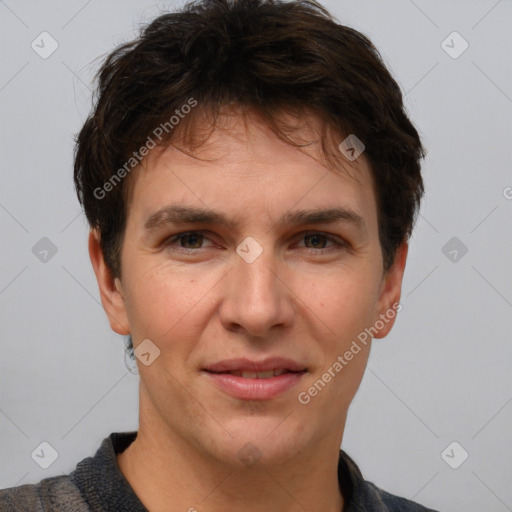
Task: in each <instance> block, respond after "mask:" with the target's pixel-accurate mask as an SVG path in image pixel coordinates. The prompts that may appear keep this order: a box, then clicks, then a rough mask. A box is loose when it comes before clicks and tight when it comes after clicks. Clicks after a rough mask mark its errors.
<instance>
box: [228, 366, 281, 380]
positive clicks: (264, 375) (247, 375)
mask: <svg viewBox="0 0 512 512" xmlns="http://www.w3.org/2000/svg"><path fill="white" fill-rule="evenodd" d="M286 371H287V370H284V369H282V368H280V369H278V370H268V371H266V372H250V371H238V370H235V371H232V372H229V373H231V375H236V376H238V377H242V378H244V379H270V378H271V377H277V376H278V375H282V374H283V373H286Z"/></svg>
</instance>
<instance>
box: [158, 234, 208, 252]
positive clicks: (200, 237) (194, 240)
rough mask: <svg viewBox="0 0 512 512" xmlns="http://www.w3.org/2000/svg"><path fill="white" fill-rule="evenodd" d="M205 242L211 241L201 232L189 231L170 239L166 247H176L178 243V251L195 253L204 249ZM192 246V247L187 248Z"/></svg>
mask: <svg viewBox="0 0 512 512" xmlns="http://www.w3.org/2000/svg"><path fill="white" fill-rule="evenodd" d="M204 240H209V239H208V238H207V237H206V236H205V235H204V233H201V232H199V231H189V232H187V233H180V234H178V235H175V236H172V237H170V238H168V239H167V240H166V241H165V242H164V245H165V246H174V245H175V244H176V243H177V242H179V245H176V249H178V250H181V251H185V252H194V251H197V249H202V248H203V247H202V243H203V241H204ZM185 246H191V247H185Z"/></svg>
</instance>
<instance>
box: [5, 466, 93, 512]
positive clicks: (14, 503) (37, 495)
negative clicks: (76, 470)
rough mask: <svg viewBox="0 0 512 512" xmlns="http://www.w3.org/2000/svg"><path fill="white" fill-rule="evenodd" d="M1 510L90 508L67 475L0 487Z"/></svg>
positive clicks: (83, 510) (60, 511)
mask: <svg viewBox="0 0 512 512" xmlns="http://www.w3.org/2000/svg"><path fill="white" fill-rule="evenodd" d="M0 510H1V511H2V512H50V511H51V512H69V511H70V510H73V512H88V511H89V510H90V509H89V507H88V506H87V504H86V502H85V501H84V500H83V498H82V495H81V493H80V491H79V489H78V488H77V487H76V485H75V484H74V483H73V482H72V480H71V478H70V476H69V475H62V476H55V477H51V478H45V479H44V480H41V481H40V482H39V483H37V484H26V485H20V486H18V487H10V488H8V489H0Z"/></svg>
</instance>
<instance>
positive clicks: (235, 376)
mask: <svg viewBox="0 0 512 512" xmlns="http://www.w3.org/2000/svg"><path fill="white" fill-rule="evenodd" d="M203 373H204V374H205V375H206V376H207V377H208V378H209V381H210V382H211V383H213V385H214V386H216V387H217V389H219V390H221V391H222V392H224V393H226V394H228V395H230V396H231V397H233V398H237V399H239V400H270V399H272V398H276V397H277V396H279V395H282V394H284V393H286V392H287V391H289V390H290V389H291V388H293V387H295V386H296V385H298V383H299V381H300V380H301V379H302V376H303V375H304V374H305V373H307V368H306V367H305V366H303V365H301V364H300V363H297V362H296V361H292V360H289V359H283V358H269V359H266V360H264V361H261V362H256V361H250V360H248V359H231V360H226V361H220V362H218V363H215V364H213V365H209V366H208V367H206V368H204V369H203Z"/></svg>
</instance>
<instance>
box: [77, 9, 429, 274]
mask: <svg viewBox="0 0 512 512" xmlns="http://www.w3.org/2000/svg"><path fill="white" fill-rule="evenodd" d="M96 79H97V88H96V90H95V96H96V99H95V102H94V107H93V110H92V112H91V114H90V116H89V117H88V119H87V120H86V122H85V124H84V126H83V128H82V129H81V131H80V133H79V134H78V135H77V137H76V148H75V163H74V180H75V186H76V190H77V195H78V198H79V201H80V203H81V205H82V206H83V208H84V210H85V214H86V216H87V220H88V222H89V224H90V226H91V228H96V229H98V231H99V233H100V237H101V248H102V251H103V255H104V258H105V261H106V264H107V266H108V267H109V269H110V270H111V271H112V273H113V275H114V276H116V277H118V276H120V275H121V261H120V252H121V247H122V243H123V236H124V231H125V226H126V217H127V211H128V210H127V208H128V202H129V190H128V185H127V183H128V182H129V181H130V180H125V179H123V178H124V177H125V176H126V175H127V174H128V173H129V172H130V169H131V168H132V167H134V166H136V164H137V163H138V161H137V159H136V158H135V157H134V155H135V154H136V153H137V155H139V152H140V150H141V149H142V148H143V147H144V146H145V144H147V142H148V140H149V137H148V136H149V135H150V134H152V133H155V129H157V127H159V126H164V127H167V128H168V129H166V130H163V131H165V134H164V133H163V131H162V130H161V131H162V134H161V137H160V138H159V140H158V144H159V145H160V144H162V145H166V144H169V142H170V141H171V139H173V138H175V137H177V135H178V134H181V135H182V136H184V135H185V134H186V133H188V134H191V133H193V130H192V129H191V128H192V126H193V120H194V119H196V114H197V112H198V111H200V110H201V111H203V112H205V111H210V112H212V113H213V114H214V118H216V115H217V114H218V113H219V112H220V111H221V109H222V108H223V107H225V106H226V105H233V104H235V105H238V106H241V107H242V108H244V109H245V108H248V109H251V111H254V112H256V113H258V115H260V116H261V118H262V119H263V120H264V121H265V122H266V123H267V124H268V125H269V126H270V127H271V128H272V130H273V131H274V132H275V133H276V134H277V135H278V136H279V137H281V138H282V139H283V140H286V141H287V142H289V143H293V142H292V141H291V140H290V139H289V138H288V137H287V136H286V135H285V132H286V131H287V130H286V127H283V126H282V125H279V124H278V122H277V120H276V119H277V117H278V116H279V113H282V112H285V111H289V112H295V113H304V112H310V113H311V112H312V113H314V114H315V115H316V116H318V117H319V118H320V119H321V120H322V121H323V122H324V125H325V126H329V127H332V128H333V129H334V131H336V132H337V133H338V134H339V135H340V137H341V135H342V134H345V135H348V134H355V135H356V136H357V138H358V139H359V140H360V141H362V142H363V144H364V145H365V152H364V155H365V157H366V158H367V159H368V161H369V162H370V167H371V172H372V177H373V182H374V186H375V192H376V197H377V208H378V221H379V239H380V244H381V247H382V254H383V262H384V270H388V269H389V268H390V267H391V265H392V263H393V261H394V257H395V254H396V250H397V248H398V247H399V246H400V245H401V244H402V243H403V242H404V241H406V240H407V239H408V238H409V237H410V235H411V232H412V228H413V226H414V223H415V220H416V215H417V213H418V210H419V206H420V200H421V197H422V195H423V181H422V177H421V173H420V160H421V158H424V156H425V152H424V149H423V147H422V144H421V141H420V138H419V135H418V132H417V131H416V129H415V128H414V126H413V125H412V123H411V121H410V120H409V118H408V117H407V115H406V113H405V109H404V106H403V100H402V94H401V91H400V88H399V86H398V84H397V83H396V81H395V80H394V79H393V77H392V76H391V75H390V73H389V71H388V70H387V69H386V66H385V65H384V63H383V61H382V58H381V56H380V54H379V52H378V51H377V49H376V48H375V47H374V45H373V44H372V43H371V41H370V40H369V39H368V38H367V37H366V36H364V35H363V34H361V33H360V32H358V31H356V30H354V29H352V28H350V27H347V26H344V25H341V24H339V23H338V22H336V21H335V20H334V18H333V17H332V16H331V15H330V14H329V13H328V12H327V11H326V10H325V8H323V7H322V6H321V5H320V4H318V3H317V2H316V1H314V0H295V1H290V2H285V1H281V0H199V1H193V2H189V3H188V4H186V5H185V6H184V7H183V8H182V9H181V10H180V11H179V12H171V13H165V14H163V15H161V16H159V17H157V18H156V19H154V20H153V21H152V22H151V23H150V24H149V25H147V26H146V27H145V28H143V29H142V30H141V33H140V36H139V37H138V38H136V39H135V40H133V41H131V42H128V43H125V44H123V45H121V46H119V47H117V48H116V49H115V50H114V51H113V52H112V53H111V54H110V55H108V56H107V58H106V59H105V61H104V62H103V64H102V66H101V68H100V69H99V71H98V73H97V76H96ZM191 99H193V101H195V102H196V104H197V105H199V106H198V107H197V108H195V109H194V111H193V112H191V113H190V114H187V115H184V116H181V115H180V116H179V117H180V118H181V119H180V121H179V124H176V129H174V124H173V123H172V122H171V121H170V116H172V115H174V114H179V112H182V113H185V112H187V111H186V110H185V109H184V105H187V104H188V105H191ZM182 109H183V110H182ZM190 110H191V109H190V108H189V109H188V111H190ZM174 117H176V115H175V116H174ZM213 125H214V123H213ZM213 125H212V126H213ZM158 133H159V132H158ZM152 140H153V141H154V137H153V138H152ZM341 140H342V139H341V138H340V140H339V142H341ZM322 148H323V149H324V151H327V150H326V145H325V144H324V141H323V140H322ZM139 156H140V155H139ZM338 156H340V152H339V151H338ZM127 162H130V164H129V165H128V166H127ZM123 169H124V171H123Z"/></svg>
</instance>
